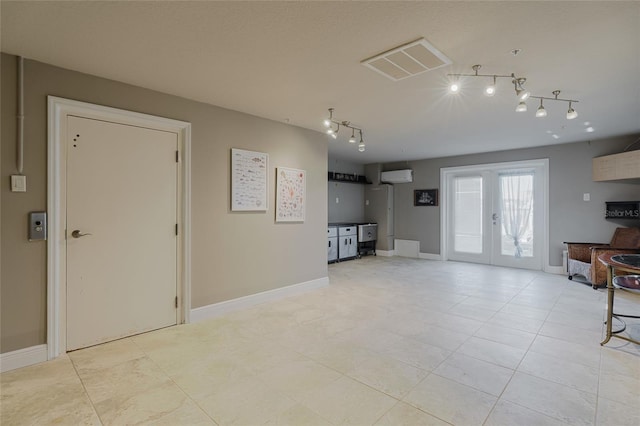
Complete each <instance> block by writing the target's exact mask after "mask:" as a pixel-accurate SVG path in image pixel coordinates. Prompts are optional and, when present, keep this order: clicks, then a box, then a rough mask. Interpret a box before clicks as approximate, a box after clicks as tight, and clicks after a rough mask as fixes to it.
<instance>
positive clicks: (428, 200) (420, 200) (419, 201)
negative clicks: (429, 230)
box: [413, 189, 438, 206]
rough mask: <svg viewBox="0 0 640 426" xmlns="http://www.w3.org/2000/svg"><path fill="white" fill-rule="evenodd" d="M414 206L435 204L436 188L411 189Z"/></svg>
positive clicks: (436, 200)
mask: <svg viewBox="0 0 640 426" xmlns="http://www.w3.org/2000/svg"><path fill="white" fill-rule="evenodd" d="M413 205H414V206H437V205H438V190H437V189H416V190H414V191H413Z"/></svg>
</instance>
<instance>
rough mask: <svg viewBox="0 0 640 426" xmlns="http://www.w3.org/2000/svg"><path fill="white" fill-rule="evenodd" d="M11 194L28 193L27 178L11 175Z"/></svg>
mask: <svg viewBox="0 0 640 426" xmlns="http://www.w3.org/2000/svg"><path fill="white" fill-rule="evenodd" d="M11 192H27V177H26V176H24V175H11Z"/></svg>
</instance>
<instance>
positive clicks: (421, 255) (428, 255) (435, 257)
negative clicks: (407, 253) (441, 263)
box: [418, 253, 442, 260]
mask: <svg viewBox="0 0 640 426" xmlns="http://www.w3.org/2000/svg"><path fill="white" fill-rule="evenodd" d="M418 257H419V258H420V259H426V260H442V256H440V255H439V254H433V253H418Z"/></svg>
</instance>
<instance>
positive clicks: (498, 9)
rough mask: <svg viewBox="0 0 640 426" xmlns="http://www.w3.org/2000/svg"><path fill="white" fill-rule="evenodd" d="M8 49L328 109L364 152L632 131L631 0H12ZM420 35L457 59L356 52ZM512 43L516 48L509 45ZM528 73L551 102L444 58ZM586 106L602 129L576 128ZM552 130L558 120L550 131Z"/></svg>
mask: <svg viewBox="0 0 640 426" xmlns="http://www.w3.org/2000/svg"><path fill="white" fill-rule="evenodd" d="M0 7H1V9H0V12H1V15H2V16H1V19H2V21H1V23H2V29H1V31H2V34H1V35H2V40H1V46H2V51H4V52H7V53H11V54H16V55H22V56H24V57H26V58H30V59H35V60H38V61H42V62H46V63H50V64H53V65H57V66H60V67H63V68H68V69H72V70H77V71H81V72H84V73H89V74H94V75H98V76H102V77H106V78H110V79H114V80H119V81H123V82H126V83H130V84H134V85H138V86H142V87H146V88H150V89H154V90H158V91H162V92H166V93H171V94H174V95H179V96H182V97H186V98H190V99H195V100H198V101H202V102H207V103H210V104H214V105H219V106H222V107H225V108H230V109H233V110H237V111H242V112H246V113H249V114H254V115H257V116H261V117H265V118H269V119H273V120H277V121H285V122H289V123H290V124H293V125H296V126H301V127H305V128H309V129H314V130H317V131H322V130H323V128H322V124H321V121H322V119H323V118H324V117H325V116H326V113H327V108H329V107H334V108H335V110H336V116H337V117H338V118H339V119H341V120H349V121H351V122H352V123H353V124H354V125H357V126H358V127H362V128H363V129H364V139H365V142H366V144H367V150H366V152H365V153H359V152H357V148H356V147H355V146H354V145H351V144H349V143H347V141H346V139H347V137H348V136H349V135H350V133H349V135H346V133H347V132H341V133H343V134H342V135H341V137H338V140H336V141H334V140H331V141H328V142H327V143H328V144H329V151H330V154H332V155H333V156H336V157H338V158H341V159H344V160H349V161H355V162H359V163H371V162H379V161H397V160H410V159H418V158H430V157H442V156H449V155H458V154H466V153H477V152H487V151H496V150H502V149H512V148H521V147H529V146H540V145H549V144H554V143H566V142H573V141H583V140H589V139H600V138H604V137H609V136H616V135H624V134H630V133H640V2H611V1H602V2H597V1H594V2H565V1H542V2H520V1H511V2H480V1H471V2H458V1H439V2H426V1H419V2H401V1H391V2H377V1H376V2H350V1H344V2H324V1H317V2H311V1H299V2H277V1H260V2H245V1H232V2H218V1H211V2H186V1H174V2H126V1H125V2H97V1H84V2H56V1H46V2H33V1H29V2H26V1H22V2H11V1H6V0H3V1H2V2H1V3H0ZM421 37H424V38H426V39H427V40H428V41H429V42H430V43H431V44H433V45H434V46H435V47H436V48H437V49H439V50H440V51H441V52H442V53H444V54H445V55H446V56H448V57H449V58H451V60H452V61H453V63H452V64H451V65H449V66H445V67H443V68H440V69H438V70H434V71H430V72H426V73H423V74H420V75H418V76H415V77H411V78H408V79H405V80H401V81H396V82H394V81H391V80H389V79H387V78H385V77H383V76H381V75H380V74H377V73H375V72H373V71H371V70H370V69H367V68H366V67H364V66H362V65H361V64H360V61H361V60H363V59H366V58H369V57H371V56H373V55H376V54H378V53H380V52H382V51H384V50H387V49H391V48H393V47H395V46H397V45H400V44H403V43H407V42H410V41H413V40H416V39H419V38H421ZM516 48H518V49H521V50H522V51H521V53H520V54H519V55H517V56H513V55H512V54H511V53H510V51H511V50H512V49H516ZM473 64H482V66H483V67H482V69H481V72H482V73H487V74H494V73H496V74H510V73H512V72H513V73H515V74H516V75H518V76H524V77H526V78H527V83H526V87H527V88H528V89H529V90H531V91H532V93H533V94H535V95H543V96H551V92H552V91H553V90H555V89H560V90H562V94H561V97H567V98H572V99H578V100H579V101H580V102H579V103H578V104H575V105H574V106H575V109H576V110H577V111H578V113H579V117H578V118H577V119H575V120H571V121H568V120H566V118H565V114H566V110H567V104H566V103H560V102H545V107H546V108H547V110H548V112H549V115H548V116H547V117H546V118H544V119H540V118H535V116H534V114H535V110H536V108H537V106H538V101H535V100H530V101H529V102H528V107H529V111H528V112H527V113H516V112H515V111H514V108H515V105H516V100H515V94H514V91H513V86H512V85H511V84H510V83H509V81H507V80H499V81H498V93H497V94H496V95H495V96H494V97H493V98H487V97H485V96H483V95H482V93H481V91H482V88H483V84H484V83H485V80H483V79H468V80H466V81H464V82H463V83H465V85H466V87H465V89H463V92H462V93H460V94H459V95H450V94H449V93H447V83H448V79H447V73H470V72H472V71H471V66H472V65H473ZM585 121H589V122H590V123H591V124H590V125H591V126H592V127H594V129H595V132H593V133H586V132H585V127H586V126H585V124H584V122H585ZM548 132H552V133H555V134H557V135H559V139H557V140H556V139H553V138H552V137H551V135H550V134H549V133H548Z"/></svg>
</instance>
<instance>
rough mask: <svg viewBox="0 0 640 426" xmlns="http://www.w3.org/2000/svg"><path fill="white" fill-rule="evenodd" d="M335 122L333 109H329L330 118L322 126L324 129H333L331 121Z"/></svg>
mask: <svg viewBox="0 0 640 426" xmlns="http://www.w3.org/2000/svg"><path fill="white" fill-rule="evenodd" d="M332 120H333V108H329V117H327V118H325V119H324V121H323V122H322V124H323V125H324V127H331V121H332Z"/></svg>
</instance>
